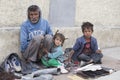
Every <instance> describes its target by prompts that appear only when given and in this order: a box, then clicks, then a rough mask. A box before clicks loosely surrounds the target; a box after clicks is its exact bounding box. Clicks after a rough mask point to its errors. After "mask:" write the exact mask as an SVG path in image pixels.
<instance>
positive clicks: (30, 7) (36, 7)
mask: <svg viewBox="0 0 120 80" xmlns="http://www.w3.org/2000/svg"><path fill="white" fill-rule="evenodd" d="M34 11H38V12H39V17H41V11H40V8H39V7H38V6H37V5H31V6H29V7H28V10H27V12H28V18H29V13H30V12H34Z"/></svg>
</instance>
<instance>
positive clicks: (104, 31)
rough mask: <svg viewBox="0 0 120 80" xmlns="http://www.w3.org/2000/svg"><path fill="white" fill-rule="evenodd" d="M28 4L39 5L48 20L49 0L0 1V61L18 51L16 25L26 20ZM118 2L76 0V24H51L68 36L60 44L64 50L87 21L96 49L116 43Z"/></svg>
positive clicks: (113, 0)
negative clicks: (93, 29) (91, 27)
mask: <svg viewBox="0 0 120 80" xmlns="http://www.w3.org/2000/svg"><path fill="white" fill-rule="evenodd" d="M31 4H37V5H38V6H40V8H41V10H42V16H43V17H44V18H45V19H47V20H49V16H50V15H49V12H50V11H49V6H50V0H0V18H1V19H0V62H1V61H2V60H3V59H4V58H5V57H6V56H7V55H8V54H10V53H12V52H16V53H18V54H20V52H19V28H20V27H19V26H20V25H21V23H22V22H23V21H24V20H26V18H27V17H26V16H27V15H26V14H27V13H26V11H27V8H28V6H30V5H31ZM119 4H120V1H119V0H101V1H98V0H76V8H75V13H76V14H75V24H76V25H75V26H77V27H75V26H73V27H68V26H62V27H55V26H53V31H54V32H55V31H56V30H57V29H59V30H60V32H62V33H63V34H64V35H65V36H66V37H67V38H69V39H67V40H66V41H65V44H64V46H63V47H64V49H65V48H66V47H72V46H73V44H74V43H75V40H76V38H77V37H79V36H81V35H82V33H81V28H80V25H81V23H82V22H83V21H90V22H92V23H93V24H95V31H94V33H93V35H94V36H95V37H96V38H97V39H98V44H99V46H100V48H107V47H114V46H120V39H119V37H120V35H119V34H120V24H119V23H120V20H119V19H120V15H119V14H120V10H119V8H120V5H119ZM68 8H69V6H68ZM67 17H70V16H67ZM65 18H66V17H65Z"/></svg>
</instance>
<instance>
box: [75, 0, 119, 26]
mask: <svg viewBox="0 0 120 80" xmlns="http://www.w3.org/2000/svg"><path fill="white" fill-rule="evenodd" d="M119 4H120V0H76V18H75V19H76V21H75V22H76V25H80V24H81V23H82V22H83V21H90V22H92V23H94V24H96V25H98V26H101V27H104V26H105V27H111V26H114V27H115V26H119V27H120V20H119V19H120V10H119V9H120V5H119Z"/></svg>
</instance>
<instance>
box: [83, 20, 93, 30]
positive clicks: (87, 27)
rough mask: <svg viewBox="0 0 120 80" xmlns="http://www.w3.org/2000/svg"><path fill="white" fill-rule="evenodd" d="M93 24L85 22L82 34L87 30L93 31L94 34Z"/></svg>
mask: <svg viewBox="0 0 120 80" xmlns="http://www.w3.org/2000/svg"><path fill="white" fill-rule="evenodd" d="M93 26H94V25H93V24H92V23H90V22H83V24H82V26H81V29H82V32H84V30H85V29H91V30H92V32H93V31H94V30H93Z"/></svg>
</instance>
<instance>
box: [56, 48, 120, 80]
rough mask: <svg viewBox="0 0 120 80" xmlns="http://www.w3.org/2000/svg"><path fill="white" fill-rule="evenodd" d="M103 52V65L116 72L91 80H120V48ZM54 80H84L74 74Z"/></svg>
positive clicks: (60, 76)
mask: <svg viewBox="0 0 120 80" xmlns="http://www.w3.org/2000/svg"><path fill="white" fill-rule="evenodd" d="M102 52H103V54H104V58H103V65H105V66H107V67H110V68H113V69H115V70H116V72H114V73H112V74H110V75H107V76H102V77H100V78H97V79H90V80H120V47H113V48H106V49H102ZM54 78H55V80H84V79H82V78H81V77H78V76H76V75H75V73H74V72H72V73H69V74H61V75H59V76H54Z"/></svg>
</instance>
